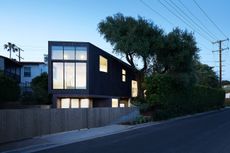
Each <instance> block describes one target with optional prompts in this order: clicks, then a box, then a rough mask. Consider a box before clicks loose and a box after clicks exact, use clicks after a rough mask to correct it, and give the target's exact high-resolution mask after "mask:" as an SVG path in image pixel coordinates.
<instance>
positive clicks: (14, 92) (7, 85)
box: [0, 72, 20, 102]
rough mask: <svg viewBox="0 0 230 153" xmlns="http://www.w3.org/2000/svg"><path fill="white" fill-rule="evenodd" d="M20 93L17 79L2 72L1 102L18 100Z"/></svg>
mask: <svg viewBox="0 0 230 153" xmlns="http://www.w3.org/2000/svg"><path fill="white" fill-rule="evenodd" d="M19 95H20V87H19V85H18V83H17V81H16V80H14V79H12V78H9V77H7V76H5V75H4V74H3V73H2V72H0V102H9V101H17V100H18V98H19Z"/></svg>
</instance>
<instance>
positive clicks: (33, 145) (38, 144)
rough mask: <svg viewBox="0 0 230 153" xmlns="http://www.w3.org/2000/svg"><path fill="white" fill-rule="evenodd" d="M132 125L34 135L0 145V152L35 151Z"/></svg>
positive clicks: (117, 130)
mask: <svg viewBox="0 0 230 153" xmlns="http://www.w3.org/2000/svg"><path fill="white" fill-rule="evenodd" d="M133 127H134V126H129V125H109V126H104V127H98V128H91V129H81V130H74V131H68V132H62V133H57V134H51V135H45V136H41V137H34V138H31V139H26V140H21V141H16V142H11V143H6V144H1V145H0V152H5V153H8V152H35V151H39V150H43V149H47V148H51V147H56V146H61V145H65V144H69V143H73V142H79V141H84V140H88V139H93V138H97V137H103V136H106V135H111V134H116V133H120V132H123V131H127V130H128V129H131V128H133Z"/></svg>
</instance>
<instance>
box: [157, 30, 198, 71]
mask: <svg viewBox="0 0 230 153" xmlns="http://www.w3.org/2000/svg"><path fill="white" fill-rule="evenodd" d="M198 51H199V49H198V48H197V47H196V41H195V38H194V36H193V34H192V33H188V32H187V31H182V30H180V29H179V28H176V29H174V30H173V31H172V32H170V33H168V35H166V36H165V38H164V45H163V47H162V48H161V49H160V50H157V52H156V61H157V63H158V65H161V69H160V70H164V71H163V72H191V71H192V70H193V61H194V60H197V59H198ZM158 72H159V70H158Z"/></svg>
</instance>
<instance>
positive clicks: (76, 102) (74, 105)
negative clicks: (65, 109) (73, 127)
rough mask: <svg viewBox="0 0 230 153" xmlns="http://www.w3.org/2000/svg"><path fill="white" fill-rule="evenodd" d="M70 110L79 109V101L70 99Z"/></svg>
mask: <svg viewBox="0 0 230 153" xmlns="http://www.w3.org/2000/svg"><path fill="white" fill-rule="evenodd" d="M71 108H79V99H71Z"/></svg>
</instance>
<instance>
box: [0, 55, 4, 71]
mask: <svg viewBox="0 0 230 153" xmlns="http://www.w3.org/2000/svg"><path fill="white" fill-rule="evenodd" d="M4 68H5V62H4V58H2V57H0V70H2V71H4Z"/></svg>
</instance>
